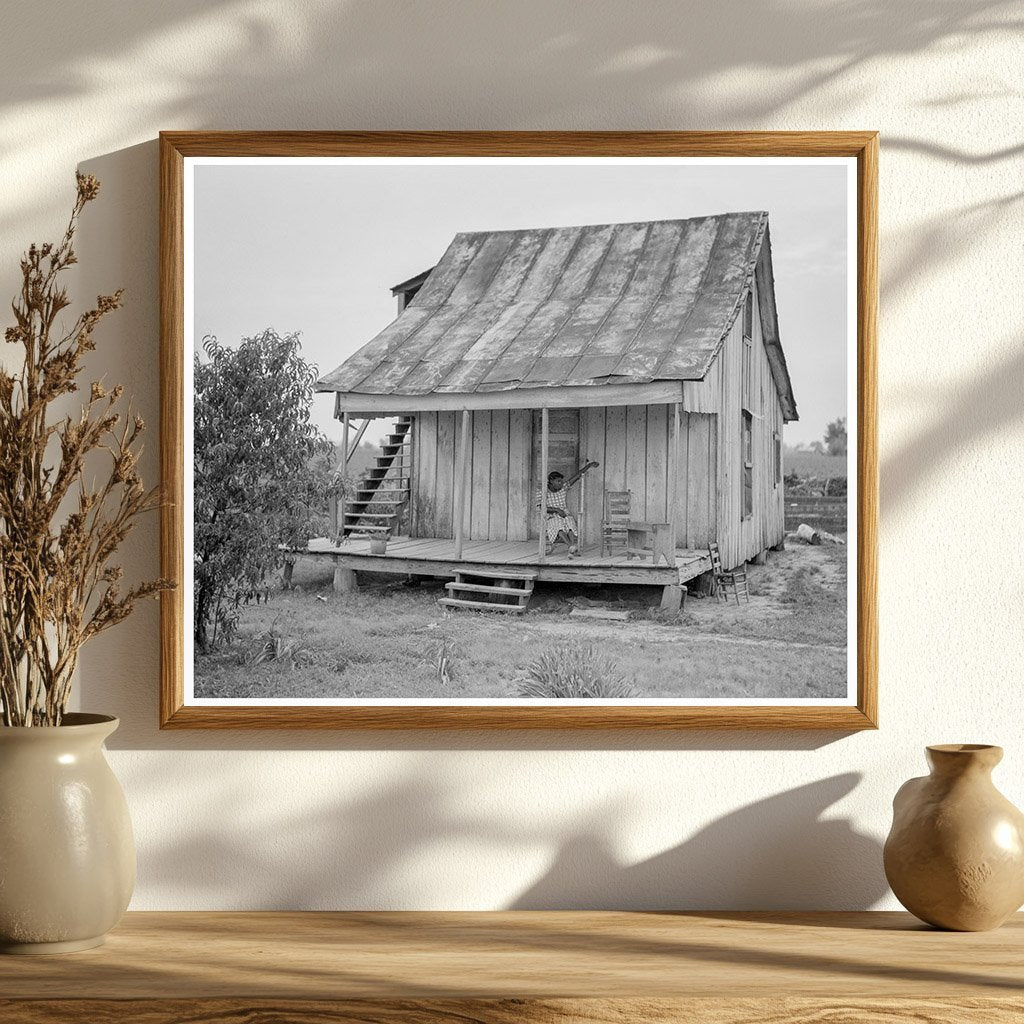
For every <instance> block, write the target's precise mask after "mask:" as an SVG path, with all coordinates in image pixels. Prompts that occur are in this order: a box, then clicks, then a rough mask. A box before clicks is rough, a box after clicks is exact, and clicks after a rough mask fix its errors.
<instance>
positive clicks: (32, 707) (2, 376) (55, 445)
mask: <svg viewBox="0 0 1024 1024" xmlns="http://www.w3.org/2000/svg"><path fill="white" fill-rule="evenodd" d="M77 179H78V196H77V199H76V201H75V206H74V210H73V212H72V214H71V219H70V221H69V223H68V227H67V230H66V231H65V233H64V237H63V239H62V240H61V241H60V242H59V243H58V244H56V245H53V244H51V243H47V244H45V245H41V246H37V245H32V246H31V247H30V248H29V250H28V252H27V253H26V255H25V256H24V257H23V258H22V261H21V274H22V283H21V289H20V292H19V294H18V295H17V296H16V297H15V299H14V301H13V302H12V304H11V308H12V309H13V311H14V320H15V323H14V326H13V327H8V328H7V330H6V333H5V337H6V340H7V342H8V344H12V345H21V346H22V348H23V349H24V354H23V360H22V366H21V370H20V372H19V373H17V374H11V373H7V372H5V371H4V370H2V369H0V703H2V713H3V724H4V725H5V726H38V725H59V724H60V721H61V717H62V715H63V714H64V713H65V711H66V710H67V706H68V701H69V699H70V696H71V683H72V678H73V675H74V671H75V666H76V664H77V661H78V653H79V651H80V649H81V647H82V645H83V644H85V643H86V642H87V641H88V640H90V639H92V637H94V636H96V634H97V633H100V632H101V631H103V630H104V629H107V628H108V627H110V626H113V625H115V624H116V623H118V622H121V621H122V620H123V619H125V618H126V617H127V616H128V615H130V614H131V612H132V610H133V608H134V606H135V602H136V601H138V600H140V599H141V598H144V597H148V596H150V595H153V594H155V593H157V592H158V591H160V590H164V589H167V588H168V587H169V586H170V584H169V583H168V582H167V581H166V580H162V579H157V580H151V581H148V582H145V583H140V584H138V585H136V586H133V587H130V588H129V589H127V590H125V591H124V592H122V590H121V585H120V581H121V579H122V576H123V570H122V569H121V567H120V566H118V565H114V564H111V561H110V560H111V557H112V556H113V555H114V553H115V552H116V551H117V549H118V547H119V546H120V545H121V543H122V541H123V540H124V539H125V537H126V536H127V535H128V533H129V531H130V530H131V528H132V526H133V524H134V521H135V519H136V518H137V517H138V516H140V515H142V514H143V513H145V512H148V511H150V510H151V509H154V508H156V507H157V505H158V503H159V495H158V490H157V489H153V490H149V491H147V490H146V488H145V486H144V485H143V483H142V480H141V479H140V477H139V473H138V470H137V468H136V467H137V465H138V461H139V456H140V454H141V446H140V445H138V444H137V443H136V442H137V439H138V437H139V435H140V434H141V433H142V431H143V430H144V429H145V424H144V423H143V421H142V418H141V417H140V416H138V415H135V414H133V413H132V411H131V407H130V406H129V407H128V409H127V410H126V412H125V413H124V414H123V415H122V414H121V413H119V412H116V411H115V409H114V407H115V405H116V404H117V403H118V401H119V400H120V399H121V396H122V395H123V393H124V388H123V387H121V385H117V386H116V387H114V388H111V389H110V390H109V391H108V390H107V389H106V388H105V387H104V385H103V383H102V382H101V381H93V382H92V383H91V385H90V389H89V397H88V401H87V402H86V403H85V404H84V405H83V406H82V409H81V413H80V414H79V415H77V416H72V415H67V416H64V417H62V418H59V419H57V420H56V422H53V423H51V422H49V418H48V414H49V412H50V407H51V405H52V403H54V402H55V401H57V400H58V399H60V398H62V396H65V395H70V394H73V393H74V392H76V391H78V389H79V385H78V383H77V378H78V375H79V373H80V372H81V369H82V360H83V357H84V356H85V354H86V353H87V352H91V351H92V350H93V349H95V347H96V343H95V342H94V341H93V332H94V330H95V328H96V325H97V324H98V323H99V322H100V320H102V319H103V317H105V316H106V315H107V314H108V313H111V312H113V311H114V310H115V309H117V308H118V307H119V306H120V305H121V295H122V292H121V291H120V290H119V291H117V292H115V293H114V294H113V295H100V296H98V297H97V300H96V307H95V308H94V309H90V310H87V311H86V312H84V313H82V314H81V316H79V317H78V319H77V320H76V321H75V322H74V324H73V325H72V326H71V328H70V329H69V330H65V329H64V327H63V325H60V326H58V323H57V319H58V316H59V315H60V313H61V312H62V311H63V310H64V309H66V308H67V307H68V306H69V305H70V303H71V300H70V298H69V297H68V294H67V291H66V289H65V288H64V287H63V286H62V285H61V283H60V274H61V273H62V271H65V270H66V269H67V268H68V267H70V266H71V265H72V264H74V263H76V262H77V259H76V256H75V252H74V249H73V247H72V243H73V241H74V236H75V230H76V227H77V225H78V217H79V215H80V214H81V212H82V210H83V209H84V208H85V205H86V203H88V202H90V201H91V200H93V199H95V198H96V196H97V195H98V194H99V187H100V186H99V182H98V181H97V180H96V179H95V178H94V177H92V175H86V174H81V173H79V174H78V175H77ZM92 453H97V454H96V457H102V458H107V457H109V460H110V463H111V466H110V471H109V475H108V477H107V479H106V481H105V482H104V483H102V484H97V483H96V481H95V480H93V482H92V483H90V484H87V483H86V482H85V477H84V469H85V463H86V461H87V459H88V458H89V456H90V455H91V454H92Z"/></svg>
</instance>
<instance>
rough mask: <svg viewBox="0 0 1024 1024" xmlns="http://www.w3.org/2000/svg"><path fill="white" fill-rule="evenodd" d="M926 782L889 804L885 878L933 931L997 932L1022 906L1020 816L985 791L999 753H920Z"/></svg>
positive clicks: (977, 747) (955, 749)
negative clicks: (925, 762) (925, 765)
mask: <svg viewBox="0 0 1024 1024" xmlns="http://www.w3.org/2000/svg"><path fill="white" fill-rule="evenodd" d="M927 752H928V763H929V765H931V775H928V776H925V777H923V778H918V779H911V780H910V781H909V782H906V783H904V784H903V786H902V787H901V789H900V790H899V792H898V793H897V794H896V798H895V799H894V800H893V821H892V830H891V831H890V833H889V838H888V839H887V840H886V843H885V854H884V859H885V877H886V878H887V879H888V880H889V885H890V886H892V891H893V892H894V893H895V894H896V898H897V899H898V900H899V901H900V903H902V904H903V906H905V907H906V908H907V910H909V911H910V912H911V913H912V914H914V915H915V916H916V917H919V918H921V920H922V921H926V922H928V924H932V925H935V926H936V927H937V928H949V929H951V930H953V931H962V932H980V931H987V930H988V929H990V928H998V927H999V925H1001V924H1002V923H1003V922H1004V921H1005V920H1006V919H1007V918H1008V917H1009V916H1010V915H1011V914H1013V913H1014V912H1015V911H1016V910H1018V909H1019V908H1020V906H1021V904H1022V903H1024V815H1022V814H1021V812H1020V811H1018V810H1017V808H1016V807H1014V806H1013V804H1011V803H1010V801H1009V800H1007V799H1006V797H1004V796H1003V795H1002V793H1000V792H999V790H997V789H996V787H995V786H994V785H993V784H992V774H991V773H992V769H993V768H994V767H995V766H996V765H997V764H998V763H999V762H1000V761H1001V760H1002V757H1003V751H1002V749H1001V748H1000V747H991V746H985V745H982V744H971V743H968V744H955V743H951V744H945V745H941V746H934V747H928V748H927Z"/></svg>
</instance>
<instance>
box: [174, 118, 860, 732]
mask: <svg viewBox="0 0 1024 1024" xmlns="http://www.w3.org/2000/svg"><path fill="white" fill-rule="evenodd" d="M371 155H379V156H650V157H654V156H805V157H813V156H847V157H855V158H856V159H857V168H858V193H857V202H858V240H857V296H858V309H857V335H858V338H857V344H858V399H857V405H858V452H857V472H858V527H857V528H858V543H859V548H858V551H859V566H858V574H857V605H858V620H857V645H858V655H857V706H856V707H838V706H815V707H807V706H798V707H783V706H779V705H774V706H773V705H760V706H749V707H731V706H726V707H689V708H687V707H644V706H636V705H632V706H631V705H619V706H615V707H573V708H558V707H550V706H548V707H523V706H520V707H501V706H497V707H438V706H432V707H424V706H413V707H387V706H374V705H370V704H367V705H363V706H359V707H316V708H312V707H273V708H271V707H266V708H260V707H250V708H236V707H212V706H211V707H185V704H184V672H185V671H186V666H185V665H184V630H185V628H190V624H186V623H185V621H184V595H183V587H184V586H186V585H188V583H187V581H186V579H185V573H184V566H183V550H184V546H183V530H184V518H183V516H182V513H181V508H182V501H183V493H184V491H183V473H184V469H183V466H184V450H183V438H182V418H183V394H182V387H183V374H182V365H183V359H184V357H185V353H184V323H183V311H184V247H183V220H182V196H183V185H184V172H185V164H184V161H185V158H187V157H193V156H237V157H243V156H371ZM160 235H161V243H160V292H161V296H160V310H161V356H160V361H161V424H160V430H161V471H162V482H163V488H164V500H165V505H164V508H163V511H162V516H161V565H162V567H163V575H164V576H166V577H168V578H169V579H172V580H175V581H176V582H177V583H178V584H179V586H178V588H177V589H176V590H173V591H165V592H163V594H161V637H160V648H161V697H160V725H161V728H184V729H194V728H212V729H239V728H242V729H250V728H263V729H282V728H287V729H298V728H306V729H317V728H323V729H577V728H585V729H635V728H642V729H668V730H680V729H834V730H850V731H852V730H857V729H872V728H876V727H877V724H878V700H877V662H878V656H877V645H878V636H877V634H878V628H877V599H876V594H877V533H878V453H877V442H876V388H877V383H876V377H877V371H876V366H877V354H876V348H877V312H878V133H877V132H871V131H850V132H249V131H226V132H161V134H160Z"/></svg>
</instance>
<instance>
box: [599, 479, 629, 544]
mask: <svg viewBox="0 0 1024 1024" xmlns="http://www.w3.org/2000/svg"><path fill="white" fill-rule="evenodd" d="M632 504H633V492H632V491H605V492H604V516H603V517H602V519H601V555H602V557H603V556H604V555H606V554H608V555H610V554H611V553H612V543H613V542H616V541H617V542H618V543H619V545H620V546H621V547H622V548H625V547H626V531H627V529H628V527H629V518H630V508H631V507H632Z"/></svg>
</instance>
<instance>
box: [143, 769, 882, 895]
mask: <svg viewBox="0 0 1024 1024" xmlns="http://www.w3.org/2000/svg"><path fill="white" fill-rule="evenodd" d="M539 770H540V771H541V772H542V771H543V770H544V769H543V768H542V769H539ZM329 771H330V769H329V768H328V772H329ZM860 780H861V775H860V773H855V772H850V773H845V774H842V775H836V776H832V777H829V778H825V779H821V780H818V781H814V782H811V783H808V784H806V785H803V786H798V787H795V788H793V789H789V790H784V791H782V792H780V793H777V794H774V795H772V796H770V797H767V798H765V799H763V800H758V801H756V802H753V803H750V804H747V805H746V806H743V807H740V808H738V809H736V810H734V811H732V812H731V813H729V814H726V815H725V816H723V817H722V818H721V819H719V820H717V821H714V822H712V823H711V824H710V825H707V826H706V827H704V828H702V829H700V830H699V831H696V832H695V833H694V834H693V835H691V836H690V837H689V838H687V839H685V840H683V841H682V842H680V843H679V844H678V845H676V846H673V847H672V848H670V849H667V850H665V851H664V852H662V853H659V854H657V855H655V856H653V857H650V858H647V859H644V860H641V861H639V862H637V863H634V864H630V863H627V862H625V861H624V860H623V859H622V858H621V857H619V856H617V855H616V854H615V853H614V852H613V849H614V847H615V846H616V845H618V844H619V843H620V842H621V839H622V837H623V836H624V835H628V833H629V830H630V828H631V827H632V826H631V825H630V822H631V820H632V819H633V815H632V813H631V812H632V808H631V807H630V806H629V803H628V796H625V795H623V794H622V793H619V794H618V795H615V796H609V797H605V798H603V799H598V800H592V797H593V794H592V792H591V791H590V787H589V784H588V782H587V781H586V780H585V779H583V778H582V777H580V776H575V777H571V778H568V779H565V787H564V793H563V795H564V796H565V797H566V798H567V800H568V803H569V804H570V805H571V806H572V807H573V808H577V807H579V806H580V805H581V804H583V803H585V802H587V801H588V799H590V800H591V801H592V803H591V806H589V807H587V808H586V809H585V810H583V811H580V810H576V809H574V810H572V811H570V812H568V814H566V815H559V816H555V817H550V816H548V815H546V814H544V813H537V814H529V815H524V814H523V813H522V803H521V802H520V801H518V800H517V799H516V798H511V799H510V800H509V801H508V802H507V803H504V802H501V803H498V804H496V805H493V806H486V805H485V804H483V803H480V802H479V797H480V792H481V790H482V789H484V790H486V789H493V787H494V780H493V778H491V779H488V780H487V782H486V784H484V783H482V782H481V783H477V782H474V781H472V780H471V779H470V780H469V781H466V776H465V775H460V782H457V783H453V782H452V781H451V779H449V780H448V781H447V782H446V781H445V780H444V779H441V778H438V777H437V775H436V773H432V772H431V771H430V770H429V762H424V763H423V764H414V765H413V766H412V768H411V770H409V771H407V772H403V773H402V774H401V775H399V776H398V777H397V778H394V779H389V780H387V781H382V782H380V783H378V784H375V785H370V786H369V787H368V788H362V789H361V791H360V792H358V793H357V794H355V795H353V796H352V797H351V798H348V799H346V798H337V799H336V800H335V801H334V802H333V803H331V804H327V805H324V806H321V805H320V804H319V803H318V804H316V806H315V807H313V806H309V807H301V806H299V807H296V806H292V807H289V808H280V809H274V810H273V811H268V809H267V808H266V807H261V808H253V811H254V812H255V814H254V816H253V815H251V814H250V813H249V812H247V811H246V810H245V808H246V807H248V806H249V805H250V801H251V799H252V796H253V794H254V793H255V792H256V791H257V790H258V788H259V787H258V784H257V783H256V782H255V780H250V779H245V778H237V779H235V780H215V781H213V782H212V784H211V786H210V787H209V788H208V789H207V790H206V791H204V792H203V793H202V794H197V795H196V797H193V798H190V802H189V811H188V813H187V814H186V815H185V817H184V818H182V820H181V822H180V825H179V827H177V828H175V829H174V830H172V831H171V832H170V833H169V839H168V840H167V841H164V842H160V841H158V840H154V839H153V838H152V837H150V838H149V840H148V842H147V843H146V844H144V845H143V846H142V847H141V848H140V851H139V857H140V859H139V879H140V889H142V888H143V887H144V889H145V897H144V898H146V900H147V903H148V904H149V905H153V904H154V902H157V903H159V900H160V894H162V893H180V892H186V891H187V892H188V894H189V899H190V900H191V901H193V905H194V906H197V907H202V906H204V905H206V904H207V903H208V901H209V900H211V899H216V900H218V901H219V905H220V906H222V907H225V908H230V907H232V906H237V907H240V908H245V907H259V908H262V909H265V910H275V909H297V908H298V909H309V910H332V909H334V910H338V909H360V908H363V907H369V906H373V907H377V908H380V909H387V908H394V909H399V908H401V909H414V908H430V907H436V906H447V907H449V908H451V909H460V908H461V909H473V908H474V907H476V906H478V905H479V904H480V903H487V904H489V905H491V906H494V905H498V906H503V907H505V908H507V909H524V910H538V909H559V908H574V909H598V908H600V909H624V910H684V909H706V908H707V907H715V908H716V910H721V911H726V912H728V911H731V910H736V911H739V910H774V909H787V910H799V909H815V908H820V907H822V906H829V907H832V908H837V894H841V905H842V907H843V908H847V909H860V910H864V909H868V908H870V907H871V906H872V905H873V904H875V903H876V902H877V901H878V900H879V899H880V898H881V897H882V896H883V895H884V893H885V892H886V883H885V879H884V877H883V874H882V867H881V850H880V846H879V844H878V842H877V841H876V840H874V839H872V838H871V837H869V836H867V835H865V834H863V833H861V832H858V831H857V830H856V829H855V828H854V827H853V826H852V824H851V822H850V820H849V819H848V818H845V817H836V818H826V817H825V815H826V814H827V813H828V810H829V808H830V807H831V806H832V805H833V804H835V803H837V802H839V801H841V800H843V799H844V798H845V797H846V796H848V795H849V794H850V793H851V792H852V791H853V790H854V789H855V787H856V786H857V785H858V784H859V782H860ZM312 781H313V780H312V779H310V782H312ZM318 781H319V782H320V783H324V782H328V783H329V781H330V780H329V779H324V778H323V777H318ZM339 781H340V780H339ZM535 781H536V780H535ZM295 783H296V786H297V787H299V789H300V790H301V788H302V786H303V784H304V779H303V768H302V766H301V765H299V766H298V767H297V770H296V775H295ZM697 785H698V787H700V786H708V785H713V781H712V777H711V776H707V777H705V779H704V781H703V782H701V783H698V784H697ZM471 793H474V794H475V797H476V800H477V803H476V804H474V799H473V798H471V796H470V794H471ZM130 795H131V796H132V798H133V800H134V801H135V802H136V803H138V804H139V805H140V806H161V805H163V804H164V803H165V802H166V800H167V799H171V800H174V799H177V798H178V793H177V789H176V787H175V785H174V783H173V781H172V780H169V779H167V778H165V777H164V776H163V774H162V773H158V772H153V771H151V770H150V769H143V771H142V773H141V774H139V775H137V776H136V777H135V780H134V781H133V784H132V792H131V794H130ZM197 801H198V802H197ZM706 802H707V795H706V794H696V793H695V803H699V804H706ZM677 814H678V818H679V821H678V828H679V830H680V832H685V831H686V830H687V828H688V823H687V822H686V820H685V812H679V811H678V810H677ZM271 823H272V827H270V826H271ZM567 836H570V837H571V838H568V839H567V838H566V837H567ZM539 851H551V853H550V857H549V859H548V861H547V865H546V866H541V867H540V868H539V870H538V869H537V868H532V866H533V865H537V864H542V865H543V863H544V861H543V855H541V858H540V859H539V858H538V853H539ZM467 858H468V864H467ZM478 864H486V865H487V867H486V868H484V867H480V866H475V867H474V870H473V872H472V874H471V875H470V876H469V877H467V876H466V875H465V874H464V872H465V871H466V869H467V867H468V866H473V865H478ZM531 868H532V870H531ZM481 871H483V872H484V875H483V876H482V877H481V874H480V872H481ZM531 874H536V876H537V877H536V880H535V881H534V882H533V883H532V884H530V885H529V886H528V887H527V888H525V889H524V890H522V891H520V892H519V893H518V894H517V893H516V891H515V886H516V885H517V883H518V882H519V880H520V879H522V878H524V877H527V878H528V877H530V875H531ZM488 876H490V877H488Z"/></svg>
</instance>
